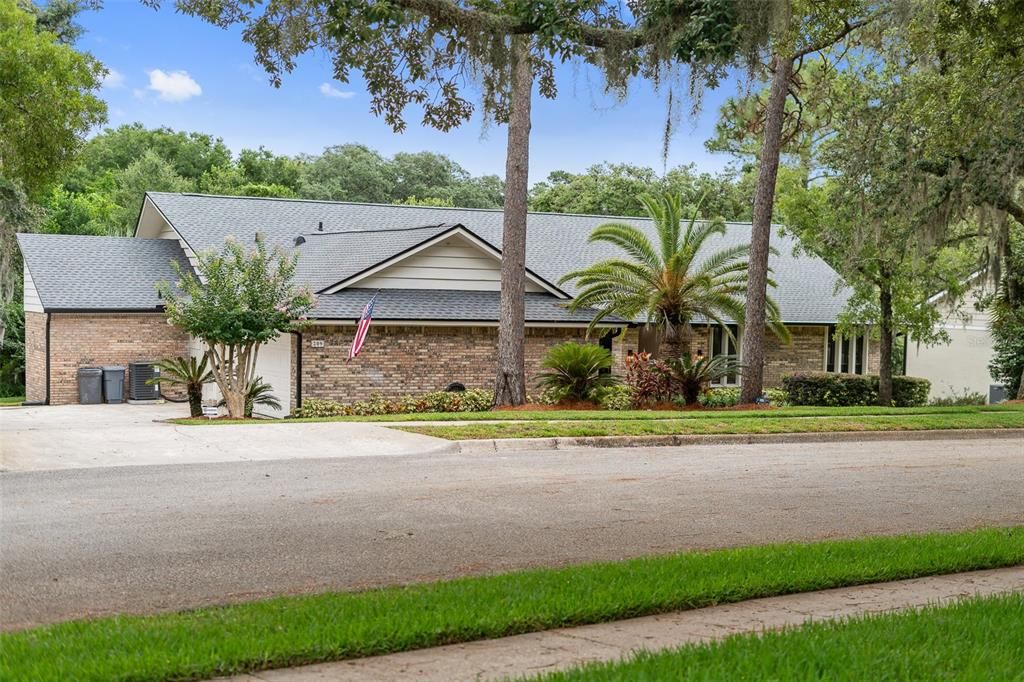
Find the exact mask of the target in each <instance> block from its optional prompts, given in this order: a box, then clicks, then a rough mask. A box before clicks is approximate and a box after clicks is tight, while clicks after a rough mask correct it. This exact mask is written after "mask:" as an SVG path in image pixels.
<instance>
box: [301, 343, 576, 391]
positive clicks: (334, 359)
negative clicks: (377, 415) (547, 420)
mask: <svg viewBox="0 0 1024 682" xmlns="http://www.w3.org/2000/svg"><path fill="white" fill-rule="evenodd" d="M354 331H355V327H353V326H349V325H346V326H311V327H307V328H305V329H303V331H302V342H303V348H302V397H303V398H328V399H331V400H338V401H341V402H350V401H354V400H362V399H364V398H367V397H369V395H370V394H371V393H380V394H382V395H385V396H398V395H404V394H417V393H426V392H428V391H436V390H440V389H444V388H445V387H446V386H448V384H450V383H451V382H453V381H459V382H462V383H463V384H465V385H466V387H467V388H488V389H489V388H493V386H494V367H495V363H496V361H497V344H498V330H497V328H495V327H426V326H420V327H417V326H391V325H380V324H378V325H374V326H373V327H371V329H370V336H369V338H368V339H367V341H366V345H365V346H363V350H362V352H361V353H360V354H359V357H358V359H356V360H354V361H352V362H350V363H346V362H345V356H346V355H347V353H348V349H349V345H351V343H352V334H353V333H354ZM584 338H585V330H584V329H571V328H558V329H546V328H543V329H542V328H533V329H527V330H526V345H525V349H524V354H525V364H526V389H527V392H529V393H535V392H536V389H535V388H534V384H533V375H534V374H535V373H536V371H537V368H538V367H539V365H540V361H541V359H542V358H543V357H544V354H545V353H546V352H547V350H548V348H550V347H551V346H553V345H555V344H558V343H562V342H564V341H570V340H577V341H583V340H584ZM593 340H594V339H593V338H592V339H591V341H593ZM321 341H322V342H323V343H324V346H323V347H322V348H315V347H314V346H313V344H314V342H321Z"/></svg>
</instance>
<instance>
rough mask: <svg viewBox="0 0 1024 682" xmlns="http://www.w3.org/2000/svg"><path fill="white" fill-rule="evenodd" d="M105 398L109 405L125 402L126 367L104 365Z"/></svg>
mask: <svg viewBox="0 0 1024 682" xmlns="http://www.w3.org/2000/svg"><path fill="white" fill-rule="evenodd" d="M103 396H104V397H105V398H106V399H107V402H108V403H123V402H124V366H123V365H104V367H103Z"/></svg>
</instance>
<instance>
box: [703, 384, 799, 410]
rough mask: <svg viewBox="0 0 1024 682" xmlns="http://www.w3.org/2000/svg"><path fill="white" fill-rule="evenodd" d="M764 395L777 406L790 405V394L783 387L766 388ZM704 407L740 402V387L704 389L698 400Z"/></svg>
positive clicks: (732, 404) (731, 404) (723, 405)
mask: <svg viewBox="0 0 1024 682" xmlns="http://www.w3.org/2000/svg"><path fill="white" fill-rule="evenodd" d="M764 396H765V397H766V398H768V403H769V404H771V405H774V406H775V407H785V406H786V405H789V394H788V393H786V392H785V391H784V390H782V389H781V388H766V389H765V390H764ZM698 402H700V404H701V406H703V407H732V406H734V405H738V404H739V402H740V389H738V388H731V387H721V388H712V389H710V390H708V391H704V393H702V394H701V395H700V398H699V400H698Z"/></svg>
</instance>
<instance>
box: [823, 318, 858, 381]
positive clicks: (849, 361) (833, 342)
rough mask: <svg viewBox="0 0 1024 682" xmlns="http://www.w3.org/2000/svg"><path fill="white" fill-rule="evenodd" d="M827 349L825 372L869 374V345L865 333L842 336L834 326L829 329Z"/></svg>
mask: <svg viewBox="0 0 1024 682" xmlns="http://www.w3.org/2000/svg"><path fill="white" fill-rule="evenodd" d="M826 346H827V347H826V349H825V371H826V372H835V373H838V374H864V373H866V372H867V352H868V344H867V339H866V338H865V336H864V333H863V332H862V333H860V334H857V335H855V336H840V335H839V334H837V333H836V328H835V327H834V326H832V327H829V328H828V338H827V340H826Z"/></svg>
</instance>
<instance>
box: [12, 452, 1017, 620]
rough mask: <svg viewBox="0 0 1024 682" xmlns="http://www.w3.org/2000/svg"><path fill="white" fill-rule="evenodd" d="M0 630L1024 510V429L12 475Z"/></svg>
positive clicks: (996, 517)
mask: <svg viewBox="0 0 1024 682" xmlns="http://www.w3.org/2000/svg"><path fill="white" fill-rule="evenodd" d="M0 500H2V506H0V514H2V516H0V550H2V551H0V606H2V613H0V627H3V628H7V629H9V628H17V627H25V626H30V625H35V624H40V623H46V622H54V621H60V620H65V619H69V618H77V617H84V616H95V615H103V614H112V613H118V612H132V613H145V612H152V611H161V610H175V609H182V608H187V607H194V606H199V605H203V604H213V603H223V602H229V601H239V600H249V599H256V598H259V597H264V596H268V595H272V594H284V593H301V592H312V591H322V590H328V589H357V588H363V587H368V586H377V585H383V584H392V583H403V582H411V581H421V580H432V579H437V578H445V577H451V576H457V575H466V574H476V573H485V572H496V571H504V570H509V569H515V568H521V567H528V566H539V565H563V564H568V563H573V562H581V561H592V560H603V559H620V558H624V557H630V556H636V555H643V554H653V553H665V552H672V551H675V550H683V549H693V548H711V547H721V546H731V545H745V544H754V543H764V542H770V541H781V540H798V539H800V540H812V539H821V538H835V537H849V536H859V535H865V534H888V533H902V532H921V531H933V530H951V529H963V528H973V527H977V526H986V525H1014V524H1021V523H1024V443H1020V442H1016V441H1011V440H991V441H986V440H980V441H979V440H974V441H959V442H958V441H902V442H873V443H814V444H799V445H737V446H731V445H730V446H724V445H719V446H689V447H683V448H650V449H641V448H631V449H622V450H611V449H609V450H603V449H596V450H577V451H557V452H536V453H532V452H531V453H514V454H503V455H497V454H495V455H472V456H467V455H437V454H435V455H431V456H429V457H426V456H423V457H421V456H390V457H353V458H347V459H318V460H290V461H281V462H277V461H265V462H244V463H226V464H196V465H174V466H137V467H119V468H94V469H79V470H66V471H44V472H7V473H4V474H2V475H0Z"/></svg>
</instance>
